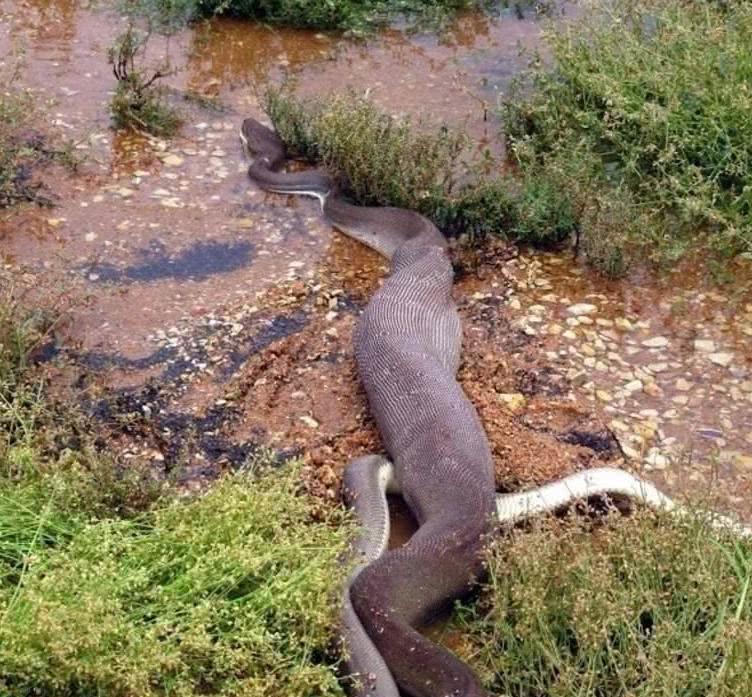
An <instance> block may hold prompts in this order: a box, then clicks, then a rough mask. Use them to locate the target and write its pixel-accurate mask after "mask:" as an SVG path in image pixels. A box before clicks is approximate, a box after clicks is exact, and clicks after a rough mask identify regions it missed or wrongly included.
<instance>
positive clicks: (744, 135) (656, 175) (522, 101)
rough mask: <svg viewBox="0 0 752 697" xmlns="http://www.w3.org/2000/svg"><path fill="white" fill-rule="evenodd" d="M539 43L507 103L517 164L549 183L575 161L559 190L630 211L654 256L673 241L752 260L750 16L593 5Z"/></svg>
mask: <svg viewBox="0 0 752 697" xmlns="http://www.w3.org/2000/svg"><path fill="white" fill-rule="evenodd" d="M546 38H547V43H548V45H549V46H550V48H551V52H552V54H553V60H552V63H550V64H549V63H538V67H537V68H535V69H534V70H533V72H532V74H531V84H530V85H527V84H523V85H522V86H521V88H520V89H518V90H517V92H516V93H514V94H513V96H512V98H510V99H509V100H508V101H507V102H506V103H505V105H504V107H503V113H502V115H503V119H504V122H505V128H506V131H507V133H508V134H509V138H510V140H511V144H512V148H513V150H514V151H515V152H516V153H517V156H518V161H519V162H520V164H521V165H522V166H523V167H527V168H528V169H530V170H531V171H538V172H543V173H545V171H546V170H547V169H549V168H550V167H551V166H553V167H558V166H560V164H561V162H562V161H564V160H566V159H567V158H568V157H570V156H571V154H572V153H575V154H578V155H579V157H578V158H576V161H577V162H580V163H584V166H583V167H582V168H581V169H580V170H579V171H575V170H573V171H571V175H572V176H570V177H569V179H568V180H567V181H566V182H564V188H563V189H562V191H563V192H564V194H565V195H567V196H572V197H573V198H582V195H583V193H584V192H585V191H586V190H589V191H590V194H589V195H590V196H591V197H595V198H600V199H601V201H602V202H604V203H605V208H609V209H612V210H614V211H616V210H620V209H622V208H623V207H624V204H625V203H626V204H628V206H629V207H630V208H632V209H633V210H634V211H636V212H638V214H639V216H640V217H641V219H642V220H644V221H648V224H646V225H641V226H640V227H641V229H640V230H637V229H636V226H635V231H636V232H637V235H636V238H637V239H640V240H641V241H642V242H645V243H648V245H647V246H649V247H651V248H652V249H654V250H658V252H659V254H660V255H661V256H663V258H668V259H674V258H675V254H676V252H677V250H678V249H680V248H682V247H684V246H686V244H685V242H684V241H682V239H681V238H682V237H684V238H685V239H686V238H691V237H694V238H700V239H705V238H708V237H709V238H710V240H711V241H712V244H713V246H714V247H715V248H716V249H717V250H721V251H722V252H731V253H739V252H750V251H752V223H751V222H750V221H752V179H751V178H750V172H752V116H751V115H752V93H750V90H749V85H750V83H751V81H752V54H750V52H749V48H748V47H749V46H750V45H751V44H752V6H751V5H750V4H749V3H748V2H737V1H736V0H732V1H731V2H724V3H717V4H715V3H697V2H685V1H684V0H640V1H639V2H631V1H629V0H624V1H622V0H617V2H611V1H610V0H594V2H592V3H591V6H590V7H589V8H588V11H587V12H585V13H583V15H582V16H581V17H580V18H579V19H578V21H577V22H571V23H568V24H566V25H564V26H563V27H561V28H558V29H552V30H550V31H549V32H548V33H547V37H546ZM529 87H531V88H532V89H528V88H529ZM611 192H613V193H614V196H615V199H616V201H615V202H613V203H611V202H606V199H607V198H608V196H609V194H610V193H611ZM591 213H592V209H591ZM606 217H608V216H606ZM602 218H603V216H599V215H596V216H595V218H593V217H592V216H591V221H590V222H591V224H592V223H593V221H594V220H601V219H602ZM601 221H602V220H601ZM624 224H625V225H626V226H628V225H629V220H628V219H627V220H625V221H624ZM595 225H596V227H597V226H598V225H599V222H595ZM583 232H584V231H583ZM595 237H596V235H591V238H592V239H591V241H592V242H595ZM614 237H616V235H615V236H614ZM623 237H624V238H625V239H627V242H630V241H631V242H634V241H635V237H633V239H632V240H628V238H629V235H624V236H623ZM601 246H602V245H601ZM611 256H612V255H610V254H605V253H604V250H603V249H600V250H598V251H597V252H595V258H596V259H597V260H599V262H598V263H602V262H603V261H604V260H605V263H606V264H607V265H608V264H610V263H611V262H610V261H607V260H608V259H610V258H611Z"/></svg>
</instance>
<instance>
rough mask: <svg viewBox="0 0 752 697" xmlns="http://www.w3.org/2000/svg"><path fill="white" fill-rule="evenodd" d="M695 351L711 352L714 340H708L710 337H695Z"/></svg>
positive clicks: (713, 347) (713, 348)
mask: <svg viewBox="0 0 752 697" xmlns="http://www.w3.org/2000/svg"><path fill="white" fill-rule="evenodd" d="M695 351H702V352H703V353H712V352H713V351H715V342H714V341H710V339H695Z"/></svg>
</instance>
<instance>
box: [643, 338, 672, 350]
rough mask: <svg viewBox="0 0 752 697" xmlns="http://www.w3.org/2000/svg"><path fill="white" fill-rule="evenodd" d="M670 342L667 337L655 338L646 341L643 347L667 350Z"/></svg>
mask: <svg viewBox="0 0 752 697" xmlns="http://www.w3.org/2000/svg"><path fill="white" fill-rule="evenodd" d="M668 344H669V341H668V339H667V338H666V337H665V336H654V337H653V338H652V339H645V341H643V342H642V345H643V346H644V347H645V348H665V347H666V346H668Z"/></svg>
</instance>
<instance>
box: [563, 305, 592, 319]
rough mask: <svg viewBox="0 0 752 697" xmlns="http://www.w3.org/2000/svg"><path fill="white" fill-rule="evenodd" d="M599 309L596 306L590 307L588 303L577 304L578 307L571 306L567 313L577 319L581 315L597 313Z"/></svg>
mask: <svg viewBox="0 0 752 697" xmlns="http://www.w3.org/2000/svg"><path fill="white" fill-rule="evenodd" d="M597 309H598V308H596V306H595V305H590V304H588V303H577V304H576V305H570V306H569V307H568V308H567V312H569V314H571V315H574V316H575V317H577V316H579V315H589V314H592V313H593V312H595V311H596V310H597Z"/></svg>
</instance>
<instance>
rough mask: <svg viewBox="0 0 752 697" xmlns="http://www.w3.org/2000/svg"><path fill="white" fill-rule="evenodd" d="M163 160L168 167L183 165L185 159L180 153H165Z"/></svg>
mask: <svg viewBox="0 0 752 697" xmlns="http://www.w3.org/2000/svg"><path fill="white" fill-rule="evenodd" d="M162 162H164V163H165V164H166V165H167V166H168V167H180V165H182V164H183V162H185V160H184V158H182V157H180V155H176V154H175V153H170V154H169V155H165V156H164V157H163V158H162Z"/></svg>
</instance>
